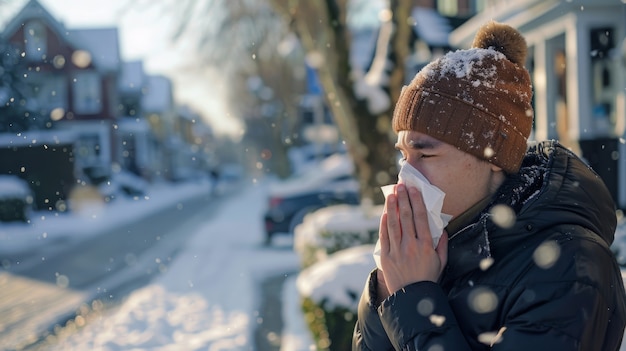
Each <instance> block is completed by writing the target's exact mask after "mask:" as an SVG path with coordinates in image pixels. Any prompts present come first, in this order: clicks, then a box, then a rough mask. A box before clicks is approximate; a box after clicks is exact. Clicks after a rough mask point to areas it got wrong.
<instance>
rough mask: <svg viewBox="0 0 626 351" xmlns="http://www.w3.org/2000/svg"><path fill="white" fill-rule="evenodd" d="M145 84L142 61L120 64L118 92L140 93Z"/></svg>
mask: <svg viewBox="0 0 626 351" xmlns="http://www.w3.org/2000/svg"><path fill="white" fill-rule="evenodd" d="M145 84H146V77H145V73H144V70H143V61H125V62H122V71H121V75H120V79H119V88H120V91H122V92H124V93H141V90H142V89H143V88H144V85H145Z"/></svg>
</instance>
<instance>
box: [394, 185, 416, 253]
mask: <svg viewBox="0 0 626 351" xmlns="http://www.w3.org/2000/svg"><path fill="white" fill-rule="evenodd" d="M407 190H408V189H407V187H406V186H405V185H404V184H399V185H398V187H397V192H398V211H399V215H400V228H401V229H402V242H403V243H404V245H407V244H408V243H409V240H411V239H412V238H415V237H416V234H415V224H414V223H413V211H412V209H411V202H410V200H409V193H408V191H407ZM405 247H406V246H405Z"/></svg>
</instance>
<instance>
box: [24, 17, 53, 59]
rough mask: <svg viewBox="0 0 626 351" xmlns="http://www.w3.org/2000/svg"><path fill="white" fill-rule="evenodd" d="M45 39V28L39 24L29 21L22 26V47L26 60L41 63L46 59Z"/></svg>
mask: <svg viewBox="0 0 626 351" xmlns="http://www.w3.org/2000/svg"><path fill="white" fill-rule="evenodd" d="M46 37H47V36H46V28H45V27H44V25H43V24H41V22H38V21H30V22H27V23H26V25H24V45H25V51H26V58H27V59H29V60H31V61H42V60H43V59H44V58H45V57H46V52H47V51H48V46H47V42H46Z"/></svg>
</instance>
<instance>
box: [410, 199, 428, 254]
mask: <svg viewBox="0 0 626 351" xmlns="http://www.w3.org/2000/svg"><path fill="white" fill-rule="evenodd" d="M409 198H410V200H411V209H412V210H413V212H412V213H411V214H412V216H413V218H415V221H414V223H415V231H416V232H417V238H418V239H419V240H423V242H424V244H425V245H430V247H432V246H433V238H432V236H431V233H430V227H429V226H428V212H427V211H426V205H425V204H424V198H423V197H422V193H421V192H420V191H419V190H417V188H414V187H411V188H409Z"/></svg>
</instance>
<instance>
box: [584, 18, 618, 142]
mask: <svg viewBox="0 0 626 351" xmlns="http://www.w3.org/2000/svg"><path fill="white" fill-rule="evenodd" d="M590 44H591V82H592V90H591V94H592V96H591V103H592V111H591V112H592V116H593V120H594V128H595V130H596V134H597V135H598V136H601V135H604V136H609V135H612V134H613V133H614V131H615V122H616V120H615V118H616V117H615V96H616V94H617V88H616V84H615V83H616V82H615V79H614V77H615V67H614V65H615V63H614V62H613V60H611V58H610V55H609V53H610V51H611V50H613V49H614V48H615V38H614V29H613V28H611V27H603V28H593V29H591V31H590Z"/></svg>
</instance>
